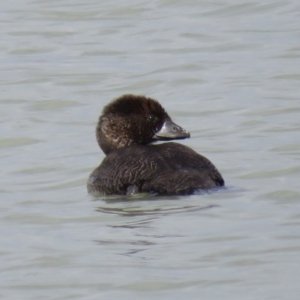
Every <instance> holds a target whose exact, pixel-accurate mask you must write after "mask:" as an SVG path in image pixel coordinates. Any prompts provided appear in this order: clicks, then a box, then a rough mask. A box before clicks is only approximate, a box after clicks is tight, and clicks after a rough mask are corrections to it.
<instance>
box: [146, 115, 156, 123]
mask: <svg viewBox="0 0 300 300" xmlns="http://www.w3.org/2000/svg"><path fill="white" fill-rule="evenodd" d="M148 120H149V121H151V122H156V121H157V118H156V117H155V116H153V115H149V116H148Z"/></svg>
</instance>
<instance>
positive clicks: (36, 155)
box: [0, 0, 300, 300]
mask: <svg viewBox="0 0 300 300" xmlns="http://www.w3.org/2000/svg"><path fill="white" fill-rule="evenodd" d="M0 9H1V17H0V19H1V26H0V34H1V42H0V64H1V68H0V85H1V92H0V122H1V126H0V133H1V134H0V161H1V186H0V198H1V201H0V235H1V241H0V257H1V263H0V298H3V299H72V300H74V299H123V300H124V299H128V300H129V299H130V300H132V299H200V298H201V299H210V300H214V299H222V300H224V299H230V300H232V299H237V300H240V299H246V300H247V299H272V300H274V299H280V300H281V299H289V300H293V299H299V294H300V285H299V278H300V271H299V265H300V183H299V177H300V134H299V131H300V4H299V1H296V0H294V1H282V0H281V1H279V0H275V1H263V2H261V1H237V0H235V1H234V0H227V1H196V0H191V1H183V0H173V1H172V0H156V1H136V0H134V1H96V0H88V1H79V0H74V1H67V0H63V1H53V0H52V1H50V0H48V1H47V0H36V1H29V0H27V1H3V2H1V4H0ZM125 93H134V94H143V95H147V96H149V97H153V98H155V99H157V100H159V101H160V102H161V103H162V105H163V106H164V107H165V108H166V110H167V111H168V112H169V114H170V115H171V116H172V118H173V120H174V121H175V122H176V123H178V124H180V125H181V126H183V127H184V128H186V129H187V130H188V131H190V132H191V135H192V136H191V139H189V140H184V141H181V142H182V143H183V144H185V145H188V146H190V147H192V148H193V149H195V150H196V151H197V152H199V153H201V154H203V155H205V156H206V157H208V158H209V159H210V160H211V161H212V162H213V163H214V164H215V165H216V166H217V167H218V169H219V170H220V172H221V173H222V175H223V176H224V179H225V182H226V188H225V189H220V190H219V191H217V192H210V193H199V194H198V195H194V196H187V197H179V196H178V197H151V196H141V197H136V198H135V197H133V198H129V199H127V200H124V199H122V198H118V197H110V198H108V197H99V198H96V199H95V198H93V197H92V196H90V195H88V194H87V191H86V181H87V178H88V176H89V174H90V172H91V171H92V170H93V169H94V168H95V167H96V166H97V165H98V164H99V163H100V162H101V161H102V159H103V157H104V154H103V153H102V151H101V150H100V149H99V147H98V145H97V142H96V139H95V134H94V132H95V125H96V122H97V119H98V116H99V114H100V112H101V110H102V108H103V106H104V105H105V104H107V103H108V102H109V101H110V100H112V99H114V98H116V97H118V96H120V95H122V94H125Z"/></svg>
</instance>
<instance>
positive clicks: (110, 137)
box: [96, 95, 190, 154]
mask: <svg viewBox="0 0 300 300" xmlns="http://www.w3.org/2000/svg"><path fill="white" fill-rule="evenodd" d="M96 136H97V141H98V144H99V146H100V148H101V149H102V150H103V152H104V153H105V154H108V153H109V152H111V151H112V150H115V149H118V148H122V147H128V146H130V145H146V144H149V143H152V142H154V141H158V140H161V141H165V140H174V139H185V138H189V137H190V133H189V132H187V131H186V130H185V129H183V128H182V127H180V126H178V125H176V124H175V123H174V122H173V121H172V120H171V118H170V117H169V115H168V114H167V113H166V111H165V110H164V108H163V107H162V106H161V105H160V104H159V103H158V102H157V101H156V100H153V99H151V98H148V97H145V96H135V95H124V96H121V97H120V98H117V99H116V100H114V101H112V102H111V103H109V104H108V105H107V106H105V107H104V109H103V112H102V115H101V116H100V118H99V122H98V125H97V128H96Z"/></svg>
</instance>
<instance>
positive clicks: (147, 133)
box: [87, 94, 225, 195]
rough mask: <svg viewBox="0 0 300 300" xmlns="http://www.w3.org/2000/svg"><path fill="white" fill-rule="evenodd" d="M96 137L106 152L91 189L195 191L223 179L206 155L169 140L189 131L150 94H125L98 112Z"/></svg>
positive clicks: (91, 179)
mask: <svg viewBox="0 0 300 300" xmlns="http://www.w3.org/2000/svg"><path fill="white" fill-rule="evenodd" d="M96 138H97V142H98V144H99V147H100V148H101V149H102V151H103V152H104V154H105V158H104V159H103V161H102V162H101V164H100V165H99V166H98V167H97V168H96V169H95V170H94V171H93V172H92V173H91V174H90V176H89V179H88V182H87V190H88V192H89V193H92V194H94V193H97V194H102V195H133V194H138V193H149V194H155V195H192V194H194V193H195V192H197V191H199V190H208V189H212V188H218V187H222V186H224V184H225V182H224V179H223V177H222V175H221V174H220V172H219V171H218V170H217V168H216V167H215V166H214V165H213V163H212V162H210V161H209V160H208V159H207V158H206V157H204V156H203V155H201V154H198V153H197V152H195V151H194V150H193V149H191V148H189V147H187V146H185V145H183V144H180V143H177V142H172V141H171V140H180V139H186V138H190V133H189V132H188V131H186V130H185V129H184V128H183V127H181V126H179V125H177V124H175V123H174V122H173V121H172V119H171V117H170V116H169V115H168V113H167V112H166V110H165V109H164V108H163V107H162V105H161V104H160V103H159V102H158V101H157V100H154V99H152V98H149V97H146V96H141V95H132V94H126V95H123V96H121V97H119V98H117V99H115V100H113V101H112V102H110V103H109V104H108V105H106V106H105V107H104V109H103V111H102V114H101V115H100V117H99V120H98V123H97V126H96ZM159 141H161V142H162V143H158V144H155V142H159Z"/></svg>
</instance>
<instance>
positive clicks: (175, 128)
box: [153, 120, 191, 141]
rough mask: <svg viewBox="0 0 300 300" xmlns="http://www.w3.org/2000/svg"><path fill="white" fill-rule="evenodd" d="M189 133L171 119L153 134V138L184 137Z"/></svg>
mask: <svg viewBox="0 0 300 300" xmlns="http://www.w3.org/2000/svg"><path fill="white" fill-rule="evenodd" d="M190 136H191V135H190V133H189V132H188V131H186V130H185V129H183V128H182V127H180V126H179V125H177V124H175V123H174V122H173V121H172V120H167V121H165V123H164V124H163V126H162V128H161V129H160V130H159V131H158V132H156V134H155V135H154V136H153V139H154V140H160V141H163V140H177V139H186V138H189V137H190Z"/></svg>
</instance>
